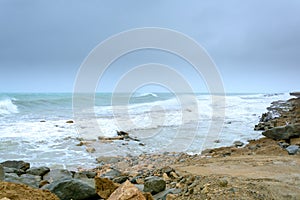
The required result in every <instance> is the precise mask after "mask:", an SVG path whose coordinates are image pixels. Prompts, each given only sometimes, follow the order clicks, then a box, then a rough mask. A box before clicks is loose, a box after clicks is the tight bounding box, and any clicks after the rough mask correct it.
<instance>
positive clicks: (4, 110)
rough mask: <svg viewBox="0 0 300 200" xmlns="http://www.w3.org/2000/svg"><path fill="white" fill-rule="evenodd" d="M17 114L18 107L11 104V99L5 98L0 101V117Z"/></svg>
mask: <svg viewBox="0 0 300 200" xmlns="http://www.w3.org/2000/svg"><path fill="white" fill-rule="evenodd" d="M18 112H19V111H18V107H17V106H16V105H15V104H13V101H12V99H9V98H7V99H3V100H0V116H1V115H9V114H13V113H18Z"/></svg>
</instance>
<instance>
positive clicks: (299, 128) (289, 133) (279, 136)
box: [262, 123, 300, 140]
mask: <svg viewBox="0 0 300 200" xmlns="http://www.w3.org/2000/svg"><path fill="white" fill-rule="evenodd" d="M262 134H263V135H264V136H266V137H268V138H272V139H275V140H288V139H290V138H292V137H299V136H300V123H296V124H289V125H286V126H278V127H275V128H272V129H270V130H267V131H264V132H263V133H262Z"/></svg>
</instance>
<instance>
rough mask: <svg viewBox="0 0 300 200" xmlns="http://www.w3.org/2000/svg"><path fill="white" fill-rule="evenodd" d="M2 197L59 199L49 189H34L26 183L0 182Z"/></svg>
mask: <svg viewBox="0 0 300 200" xmlns="http://www.w3.org/2000/svg"><path fill="white" fill-rule="evenodd" d="M4 197H7V199H11V200H25V199H30V200H41V199H42V200H59V198H58V197H57V196H56V195H55V194H52V193H51V192H50V191H45V190H41V189H34V188H31V187H29V186H27V185H21V184H16V183H8V182H1V184H0V199H3V200H4Z"/></svg>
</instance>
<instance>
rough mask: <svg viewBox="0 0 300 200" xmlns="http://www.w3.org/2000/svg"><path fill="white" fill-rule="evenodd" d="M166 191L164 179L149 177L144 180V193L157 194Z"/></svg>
mask: <svg viewBox="0 0 300 200" xmlns="http://www.w3.org/2000/svg"><path fill="white" fill-rule="evenodd" d="M165 189H166V182H165V181H164V179H162V178H160V177H157V176H151V177H148V178H146V179H145V184H144V192H150V193H151V194H157V193H159V192H161V191H164V190H165Z"/></svg>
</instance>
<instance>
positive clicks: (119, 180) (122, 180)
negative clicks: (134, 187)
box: [113, 176, 129, 184]
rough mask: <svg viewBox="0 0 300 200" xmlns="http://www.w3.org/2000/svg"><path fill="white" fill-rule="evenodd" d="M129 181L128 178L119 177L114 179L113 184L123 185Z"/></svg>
mask: <svg viewBox="0 0 300 200" xmlns="http://www.w3.org/2000/svg"><path fill="white" fill-rule="evenodd" d="M128 179H129V178H128V176H119V177H116V178H114V179H113V182H115V183H120V184H122V183H124V182H125V181H127V180H128Z"/></svg>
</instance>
